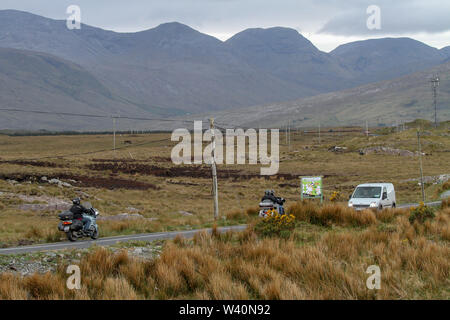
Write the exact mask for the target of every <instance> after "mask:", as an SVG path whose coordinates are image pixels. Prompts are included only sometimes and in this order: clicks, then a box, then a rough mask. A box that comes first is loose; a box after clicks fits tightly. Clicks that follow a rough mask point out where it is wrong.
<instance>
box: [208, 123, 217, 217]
mask: <svg viewBox="0 0 450 320" xmlns="http://www.w3.org/2000/svg"><path fill="white" fill-rule="evenodd" d="M209 129H210V130H211V144H212V157H211V170H212V178H213V197H214V220H217V219H218V218H219V195H218V188H217V168H216V137H215V133H214V119H213V118H211V119H209Z"/></svg>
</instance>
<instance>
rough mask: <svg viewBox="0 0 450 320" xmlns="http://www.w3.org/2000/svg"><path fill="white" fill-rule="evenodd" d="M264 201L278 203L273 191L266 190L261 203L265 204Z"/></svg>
mask: <svg viewBox="0 0 450 320" xmlns="http://www.w3.org/2000/svg"><path fill="white" fill-rule="evenodd" d="M264 200H270V201H272V202H273V203H277V202H278V201H277V197H275V194H274V192H273V190H266V191H265V192H264V196H263V197H262V199H261V202H263V201H264Z"/></svg>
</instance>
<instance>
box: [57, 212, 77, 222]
mask: <svg viewBox="0 0 450 320" xmlns="http://www.w3.org/2000/svg"><path fill="white" fill-rule="evenodd" d="M58 216H59V219H61V220H72V219H73V213H72V212H70V211H64V212H61V213H60V214H59V215H58Z"/></svg>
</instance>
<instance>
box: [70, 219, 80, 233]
mask: <svg viewBox="0 0 450 320" xmlns="http://www.w3.org/2000/svg"><path fill="white" fill-rule="evenodd" d="M82 228H83V222H81V221H80V220H73V222H72V224H71V226H70V230H73V231H79V230H81V229H82Z"/></svg>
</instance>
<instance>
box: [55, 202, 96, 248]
mask: <svg viewBox="0 0 450 320" xmlns="http://www.w3.org/2000/svg"><path fill="white" fill-rule="evenodd" d="M84 207H85V208H86V209H87V212H86V213H84V214H83V218H85V219H89V220H90V226H89V228H88V229H87V230H85V228H84V225H83V222H82V220H78V219H74V214H73V213H72V212H71V211H63V212H61V213H60V214H59V215H58V217H59V220H61V221H60V223H59V224H58V230H59V231H63V232H65V234H66V236H67V239H68V240H69V241H77V240H78V239H81V238H85V237H90V238H91V239H93V240H96V239H98V237H99V229H98V225H97V217H98V216H99V215H100V213H99V211H98V210H97V209H95V208H93V207H92V205H91V204H90V203H86V204H84Z"/></svg>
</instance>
